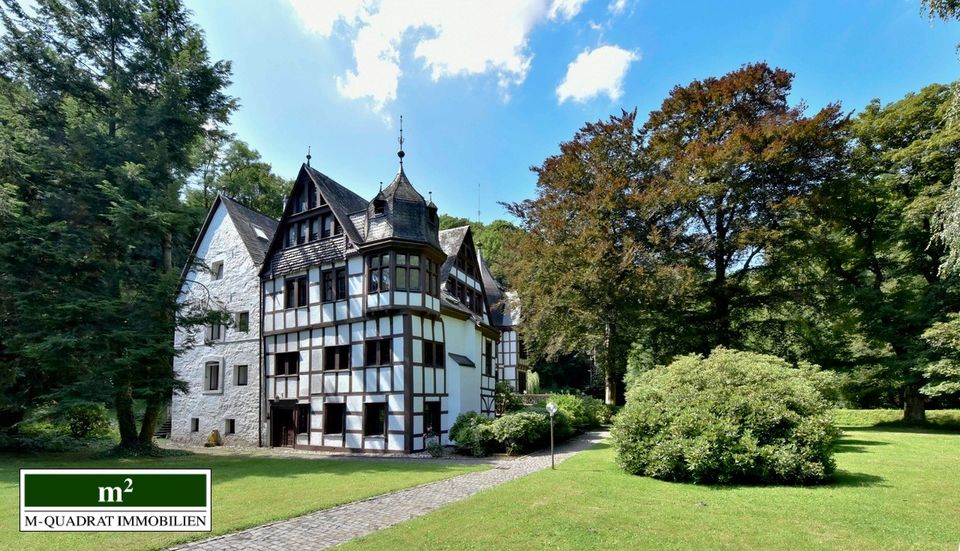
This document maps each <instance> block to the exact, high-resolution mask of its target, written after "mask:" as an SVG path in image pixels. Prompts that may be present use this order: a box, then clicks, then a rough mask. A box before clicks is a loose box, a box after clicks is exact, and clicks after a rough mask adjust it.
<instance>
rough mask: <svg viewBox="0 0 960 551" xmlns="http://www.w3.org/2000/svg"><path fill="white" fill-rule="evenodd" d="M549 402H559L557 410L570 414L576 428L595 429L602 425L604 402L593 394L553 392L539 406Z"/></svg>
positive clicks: (580, 429) (579, 429) (578, 429)
mask: <svg viewBox="0 0 960 551" xmlns="http://www.w3.org/2000/svg"><path fill="white" fill-rule="evenodd" d="M547 402H553V403H555V404H557V410H558V411H562V412H564V413H566V414H567V415H569V416H570V422H571V424H572V425H573V428H574V430H577V431H582V430H587V429H594V428H597V427H599V426H600V425H601V423H602V417H603V412H602V409H603V402H602V401H600V400H597V399H596V398H594V397H592V396H582V395H578V394H551V395H550V396H549V397H548V398H547V399H546V400H545V401H542V402H540V403H538V404H537V405H538V406H545V405H546V403H547Z"/></svg>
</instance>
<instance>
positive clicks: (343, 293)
mask: <svg viewBox="0 0 960 551" xmlns="http://www.w3.org/2000/svg"><path fill="white" fill-rule="evenodd" d="M346 298H347V269H346V268H339V269H337V300H346Z"/></svg>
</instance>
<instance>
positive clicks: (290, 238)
mask: <svg viewBox="0 0 960 551" xmlns="http://www.w3.org/2000/svg"><path fill="white" fill-rule="evenodd" d="M284 241H285V242H286V246H287V247H292V246H294V245H296V244H297V225H296V224H290V225H289V226H287V234H286V235H285V236H284Z"/></svg>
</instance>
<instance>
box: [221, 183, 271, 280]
mask: <svg viewBox="0 0 960 551" xmlns="http://www.w3.org/2000/svg"><path fill="white" fill-rule="evenodd" d="M219 198H220V199H221V200H222V201H223V206H224V207H225V208H226V209H227V212H228V213H229V214H230V218H231V219H232V220H233V225H234V226H236V228H237V232H238V233H239V234H240V239H242V240H243V244H244V245H245V246H246V247H247V252H249V253H250V258H252V259H253V263H254V264H256V265H257V266H259V265H260V264H262V263H263V259H264V257H265V256H266V255H267V249H269V248H270V241H271V240H272V239H273V234H274V232H276V231H277V224H278V223H279V222H277V221H276V220H274V219H273V218H271V217H269V216H267V215H266V214H263V213H261V212H257V211H255V210H253V209H251V208H250V207H246V206H244V205H242V204H240V203H238V202H237V201H235V200H233V199H231V198H229V197H227V196H226V195H223V194H220V197H219ZM256 228H260V230H261V231H263V234H264V236H266V239H262V238H260V236H258V235H257V232H256Z"/></svg>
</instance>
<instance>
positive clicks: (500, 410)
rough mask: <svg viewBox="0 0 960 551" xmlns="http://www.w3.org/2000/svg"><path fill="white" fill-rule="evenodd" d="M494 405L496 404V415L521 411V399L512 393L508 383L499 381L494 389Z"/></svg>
mask: <svg viewBox="0 0 960 551" xmlns="http://www.w3.org/2000/svg"><path fill="white" fill-rule="evenodd" d="M494 403H495V404H496V410H497V415H503V414H504V413H510V412H511V411H520V410H521V409H523V399H522V398H520V395H519V394H517V393H516V392H514V391H513V387H512V386H510V383H507V382H505V381H500V382H499V383H497V385H496V386H495V387H494Z"/></svg>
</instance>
